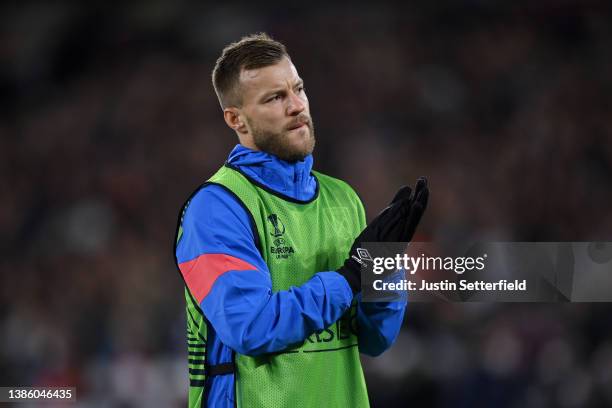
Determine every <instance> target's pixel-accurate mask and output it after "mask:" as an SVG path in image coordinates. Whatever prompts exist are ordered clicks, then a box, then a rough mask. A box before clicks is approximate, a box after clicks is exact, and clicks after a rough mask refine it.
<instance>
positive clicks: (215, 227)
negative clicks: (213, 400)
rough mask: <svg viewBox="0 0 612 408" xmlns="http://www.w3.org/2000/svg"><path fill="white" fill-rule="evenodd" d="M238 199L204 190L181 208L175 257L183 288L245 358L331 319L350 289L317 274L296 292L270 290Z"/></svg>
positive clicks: (298, 338)
mask: <svg viewBox="0 0 612 408" xmlns="http://www.w3.org/2000/svg"><path fill="white" fill-rule="evenodd" d="M251 223H252V221H251V218H250V216H249V215H248V213H247V210H246V209H245V208H244V207H243V206H242V204H241V203H240V202H239V200H238V199H237V198H236V197H235V196H234V195H233V193H231V192H229V191H228V190H226V189H225V188H223V187H222V186H219V185H207V186H206V187H204V188H203V189H201V190H200V191H199V192H198V193H197V194H196V195H195V196H194V197H193V198H192V199H191V200H190V202H189V203H188V204H187V208H186V210H185V212H184V216H183V220H182V235H181V236H180V239H179V241H178V243H177V247H176V258H177V263H178V266H179V269H180V271H181V274H182V275H183V279H184V280H185V284H186V285H187V287H188V288H189V290H190V292H191V294H192V295H193V297H194V298H195V299H196V301H197V303H198V304H199V305H200V307H201V309H202V311H203V312H204V315H205V316H206V318H207V319H208V320H209V321H210V323H211V324H212V326H213V328H214V329H215V331H216V332H217V335H218V336H219V338H220V339H221V341H222V342H223V343H224V344H226V345H228V346H229V347H231V348H232V349H234V350H235V351H237V352H239V353H241V354H245V355H258V354H263V353H271V352H276V351H280V350H283V349H285V348H287V347H289V346H291V345H295V344H298V343H301V342H303V341H304V340H305V339H306V338H307V337H308V336H309V335H311V334H312V333H314V332H315V331H317V330H322V329H324V328H325V327H328V326H329V325H330V324H332V323H333V322H335V321H336V320H338V319H339V318H340V317H341V316H342V314H343V313H344V312H345V311H346V310H347V309H348V308H349V307H350V304H351V301H352V293H351V289H350V287H349V285H348V283H347V282H346V280H345V279H344V278H343V277H342V276H340V275H339V274H336V273H326V272H322V273H317V274H315V275H314V276H313V277H312V278H311V279H310V280H308V281H307V282H306V283H304V284H303V285H301V286H299V287H292V288H290V289H289V290H285V291H278V292H274V293H273V292H272V281H271V278H270V272H269V270H268V267H267V265H266V264H265V262H264V260H263V258H262V256H261V254H260V252H259V250H258V248H257V247H256V245H255V235H254V233H255V232H254V226H253V225H251Z"/></svg>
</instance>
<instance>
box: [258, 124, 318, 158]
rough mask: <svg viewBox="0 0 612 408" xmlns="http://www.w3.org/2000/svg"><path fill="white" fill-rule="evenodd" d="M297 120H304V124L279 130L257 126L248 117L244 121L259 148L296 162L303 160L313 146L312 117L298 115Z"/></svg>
mask: <svg viewBox="0 0 612 408" xmlns="http://www.w3.org/2000/svg"><path fill="white" fill-rule="evenodd" d="M297 120H298V121H301V122H306V126H302V127H300V128H298V129H295V130H289V129H286V128H285V129H283V130H282V131H280V132H278V131H273V130H269V129H264V128H263V127H259V126H257V124H255V123H253V122H251V121H250V120H249V119H247V120H246V121H247V124H248V125H249V128H250V129H251V134H252V135H253V143H254V144H255V146H256V147H257V148H258V149H259V150H261V151H263V152H266V153H270V154H273V155H275V156H276V157H278V158H279V159H281V160H285V161H288V162H296V161H298V160H304V158H305V157H306V156H308V155H309V154H311V153H312V151H313V150H314V146H315V135H314V125H313V123H312V119H311V118H310V117H308V116H306V115H300V116H298V118H297Z"/></svg>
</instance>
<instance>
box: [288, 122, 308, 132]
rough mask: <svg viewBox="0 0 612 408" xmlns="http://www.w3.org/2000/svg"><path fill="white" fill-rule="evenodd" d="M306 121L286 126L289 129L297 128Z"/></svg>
mask: <svg viewBox="0 0 612 408" xmlns="http://www.w3.org/2000/svg"><path fill="white" fill-rule="evenodd" d="M307 123H308V122H298V123H295V124H293V125H291V126H289V127H288V129H289V130H295V129H299V128H301V127H302V126H305V125H306V124H307Z"/></svg>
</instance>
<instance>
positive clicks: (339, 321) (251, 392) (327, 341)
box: [175, 34, 428, 408]
mask: <svg viewBox="0 0 612 408" xmlns="http://www.w3.org/2000/svg"><path fill="white" fill-rule="evenodd" d="M213 85H214V87H215V91H216V93H217V96H218V98H219V102H220V104H221V107H222V109H223V117H224V119H225V122H226V123H227V125H228V126H229V127H230V128H232V129H233V130H234V131H235V132H236V134H237V135H238V139H239V141H240V144H239V145H237V146H236V147H235V148H234V150H233V151H232V152H231V153H230V155H229V158H228V160H227V162H226V164H225V165H224V166H223V167H222V168H221V169H220V170H219V171H218V172H217V173H216V174H215V175H213V176H212V177H211V178H210V179H209V180H208V182H206V183H205V184H204V185H203V186H202V187H201V188H200V189H199V190H197V191H196V193H194V195H192V197H191V199H190V200H188V202H187V204H186V205H185V206H184V209H183V211H182V214H181V218H180V220H179V227H178V233H177V243H176V247H175V251H176V262H177V265H178V267H179V269H180V272H181V274H182V276H183V279H184V281H185V299H186V302H187V320H188V328H187V343H188V353H189V379H190V387H189V406H190V407H200V406H210V407H233V406H238V407H249V408H250V407H291V408H298V407H365V406H368V405H369V404H368V396H367V391H366V386H365V381H364V378H363V373H362V369H361V364H360V361H359V352H362V353H365V354H368V355H372V356H375V355H379V354H380V353H382V352H383V351H384V350H386V349H387V348H388V347H389V346H390V345H391V344H392V343H393V342H394V340H395V338H396V336H397V334H398V332H399V329H400V326H401V323H402V320H403V316H404V308H405V302H386V303H365V302H361V298H360V294H359V292H360V286H361V271H360V264H359V258H358V256H357V255H356V252H355V251H356V249H357V248H358V247H359V246H360V245H361V243H362V242H380V241H409V240H410V239H411V238H412V235H413V234H414V230H415V229H416V226H417V224H418V222H419V220H420V217H421V215H422V213H423V211H424V210H425V207H426V204H427V197H428V189H427V185H426V181H425V180H424V179H421V180H419V182H418V183H417V187H416V189H415V192H414V194H412V192H411V189H410V188H408V187H404V188H402V189H400V191H399V192H398V193H397V195H396V197H395V198H394V200H393V201H392V203H391V205H390V206H389V207H387V208H386V209H385V210H384V211H383V212H382V213H381V214H380V215H379V216H378V217H377V218H376V219H375V220H373V221H372V222H371V223H370V224H369V225H368V226H367V227H366V226H365V213H364V210H363V206H362V204H361V201H360V200H359V198H358V197H357V195H356V194H355V192H354V191H353V190H352V189H351V188H350V187H349V186H348V185H347V184H346V183H344V182H342V181H340V180H337V179H334V178H332V177H329V176H326V175H323V174H321V173H318V172H314V171H311V168H312V163H313V158H312V155H311V153H312V151H313V148H314V145H315V136H314V127H313V123H312V118H311V117H310V109H309V105H308V99H307V97H306V93H305V90H304V82H303V81H302V79H301V78H300V77H299V75H298V72H297V70H296V68H295V66H294V65H293V64H292V62H291V59H290V57H289V55H288V54H287V51H286V49H285V47H284V46H283V45H282V44H281V43H279V42H277V41H274V40H272V39H271V38H270V37H268V36H267V35H266V34H257V35H251V36H248V37H245V38H243V39H242V40H240V41H238V42H236V43H232V44H230V45H229V46H227V47H226V48H225V49H224V50H223V53H222V55H221V57H220V58H219V59H218V61H217V63H216V66H215V68H214V70H213ZM364 227H365V228H364Z"/></svg>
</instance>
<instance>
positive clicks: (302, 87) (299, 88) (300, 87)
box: [297, 85, 305, 92]
mask: <svg viewBox="0 0 612 408" xmlns="http://www.w3.org/2000/svg"><path fill="white" fill-rule="evenodd" d="M297 90H298V92H304V91H305V89H304V85H301V86H298V88H297Z"/></svg>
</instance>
